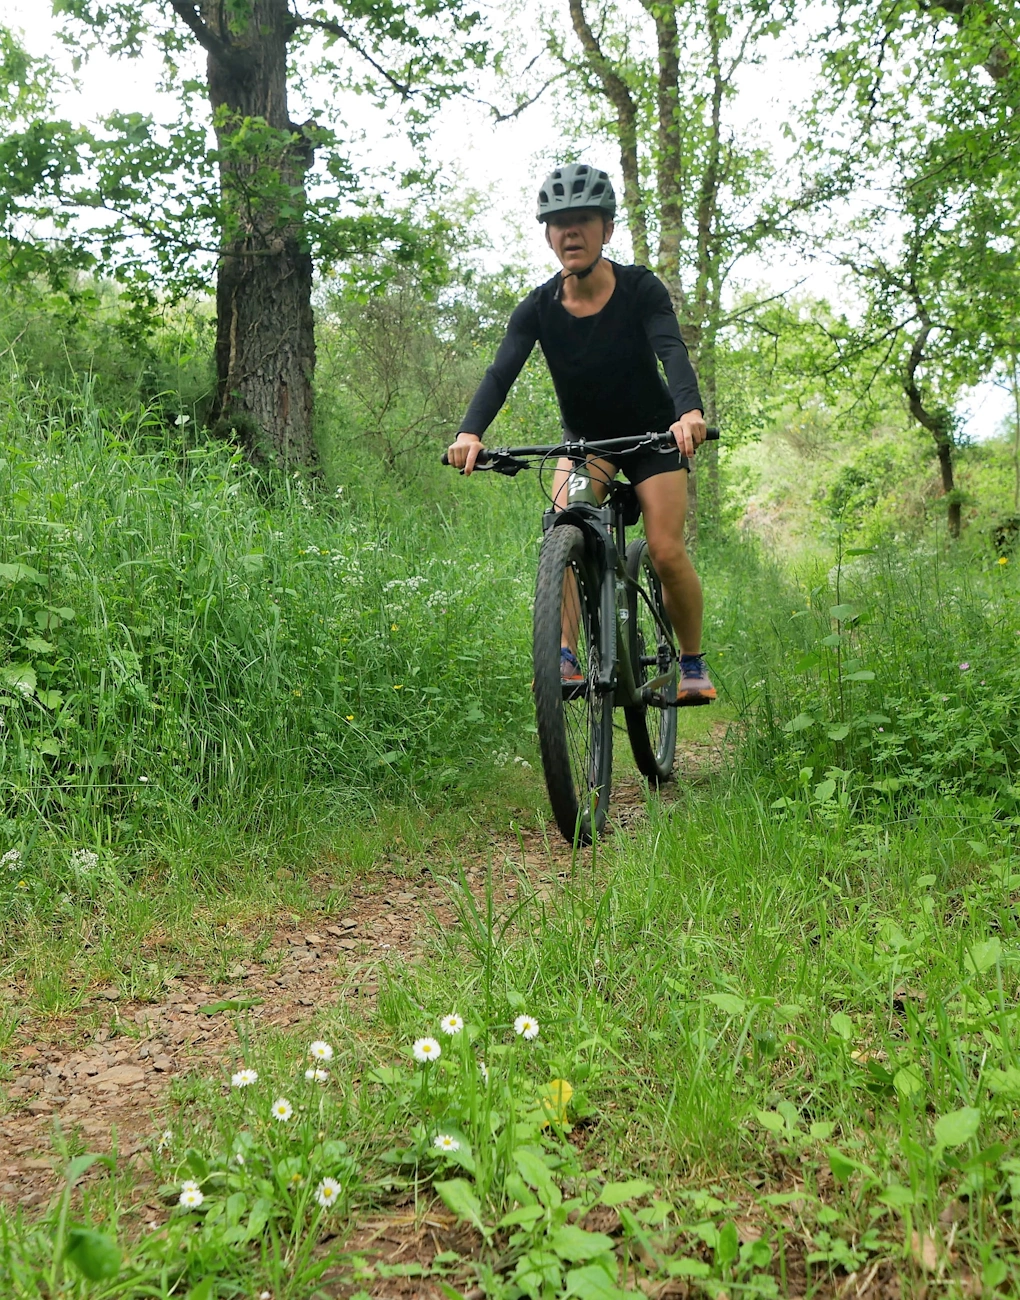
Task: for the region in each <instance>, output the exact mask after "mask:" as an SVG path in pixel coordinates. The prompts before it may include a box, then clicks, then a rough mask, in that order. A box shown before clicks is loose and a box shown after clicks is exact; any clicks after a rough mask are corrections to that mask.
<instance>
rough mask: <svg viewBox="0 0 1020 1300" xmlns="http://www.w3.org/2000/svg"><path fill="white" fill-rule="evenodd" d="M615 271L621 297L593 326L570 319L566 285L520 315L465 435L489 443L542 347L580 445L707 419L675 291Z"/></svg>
mask: <svg viewBox="0 0 1020 1300" xmlns="http://www.w3.org/2000/svg"><path fill="white" fill-rule="evenodd" d="M612 267H613V271H614V273H615V275H616V287H615V288H614V290H613V293H612V296H611V297H610V298H609V301H608V302H607V303H606V305H605V306H604V307H603V308H602V310H601V311H600V312H598V313H597V314H596V315H594V316H572V315H571V314H570V312H568V311H567V309H566V308H565V307H564V306H563V303H562V302H561V301H560V297H559V292H558V290H559V289H560V288H561V277H560V276H559V275H555V276H553V278H552V279H551V280H548V281H547V282H546V283H545V284H542V285H539V287H538V288H537V289H534V290H532V292H531V293H529V294H528V296H527V298H525V299H524V301H523V302H522V303H520V304H519V305H518V306H517V307H516V308H515V309H514V312H513V315H512V316H511V317H510V324H509V326H508V327H507V332H506V336H505V337H504V339H503V342H502V343H501V344H500V345H499V350H498V351H497V353H496V359H495V361H493V363H492V365H491V366H489V368H488V370H487V371H486V372H485V377H484V379H483V380H482V382H481V383H480V384H479V385H478V389H477V391H476V393H475V395H474V397H473V398H472V400H471V405H470V406H469V407H468V411H467V414H466V415H465V416H464V419H463V420H462V421H461V425H460V429H461V432H463V433H475V434H478V436H479V437H481V436H482V434H484V433H485V430H486V429H487V428H488V427H489V425H490V424H491V423H492V421H493V420H494V419H495V418H496V414H497V412H498V411H499V409H500V407H501V406H502V405H503V403H504V402H505V401H506V396H507V393H508V392H509V391H510V387H511V385H512V384H513V382H514V380H515V379H516V378H517V376H518V375H519V374H520V372H521V369H522V368H523V366H524V363H525V362H526V361H527V359H528V357H529V356H530V355H531V350H532V348H533V347H534V346H535V344H536V343H539V344H541V347H542V352H543V353H544V355H545V359H546V362H547V364H548V366H549V372H550V374H551V375H552V381H553V386H554V387H555V389H556V397H557V399H558V401H559V405H560V415H561V417H562V420H563V427H564V429H565V430H566V431H567V433H569V434H571V435H573V436H575V437H584V438H593V437H594V438H625V437H629V436H630V435H632V434H638V433H645V432H647V431H649V430H651V429H655V430H660V431H665V430H666V429H668V428H669V426H670V425H671V424H672V423H673V422H674V421H675V420H677V419H679V417H680V416H681V415H684V414H686V412H687V411H693V410H702V409H704V408H703V407H702V402H701V395H700V393H699V392H698V381H697V379H696V378H695V375H694V369H693V367H692V366H691V363H690V359H689V357H688V355H687V348H686V347H685V346H684V341H683V339H682V338H681V337H680V327H679V325H678V324H677V319H676V313H675V312H674V311H673V304H672V303H671V302H670V299H669V294H668V293H667V292H666V286H665V285H664V284H663V283H662V281H661V280H659V279H658V278H657V277H656V276H655V275H653V274H652V272H651V271H649V270H648V269H647V267H644V266H618V265H617V264H616V263H615V262H613V263H612ZM656 358H658V360H659V361H661V362H662V368H663V370H664V371H665V374H666V381H665V382H663V378H662V374H661V373H660V371H659V367H658V364H657V362H656ZM667 385H668V387H667Z"/></svg>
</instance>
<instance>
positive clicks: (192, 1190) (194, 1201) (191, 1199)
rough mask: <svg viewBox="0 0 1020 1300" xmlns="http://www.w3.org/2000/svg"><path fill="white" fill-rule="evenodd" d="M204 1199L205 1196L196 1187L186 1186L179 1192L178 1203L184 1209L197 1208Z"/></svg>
mask: <svg viewBox="0 0 1020 1300" xmlns="http://www.w3.org/2000/svg"><path fill="white" fill-rule="evenodd" d="M204 1200H205V1197H204V1196H203V1195H202V1193H201V1192H200V1191H199V1190H198V1188H197V1187H188V1188H185V1190H184V1191H183V1192H181V1195H180V1200H179V1204H180V1205H183V1206H184V1208H185V1209H186V1210H197V1209H198V1207H199V1206H200V1205H201V1204H202V1202H203V1201H204Z"/></svg>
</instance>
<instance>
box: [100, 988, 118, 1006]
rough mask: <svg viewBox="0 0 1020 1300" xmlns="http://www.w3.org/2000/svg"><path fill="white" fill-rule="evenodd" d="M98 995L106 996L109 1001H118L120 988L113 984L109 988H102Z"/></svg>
mask: <svg viewBox="0 0 1020 1300" xmlns="http://www.w3.org/2000/svg"><path fill="white" fill-rule="evenodd" d="M97 996H98V997H101V998H106V999H107V1001H109V1002H117V1001H119V1000H120V989H119V988H116V987H115V986H114V985H113V984H111V985H110V986H109V988H105V989H100V990H99V993H98V994H97Z"/></svg>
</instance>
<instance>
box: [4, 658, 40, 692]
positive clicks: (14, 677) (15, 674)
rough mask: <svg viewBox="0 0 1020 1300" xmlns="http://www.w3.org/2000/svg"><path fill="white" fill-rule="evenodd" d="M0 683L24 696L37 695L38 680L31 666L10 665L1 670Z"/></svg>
mask: <svg viewBox="0 0 1020 1300" xmlns="http://www.w3.org/2000/svg"><path fill="white" fill-rule="evenodd" d="M0 681H2V682H4V683H6V685H8V686H12V687H13V688H14V689H15V690H16V691H19V692H20V693H21V694H22V695H23V696H29V695H34V694H35V688H36V684H37V678H36V675H35V669H34V668H33V667H32V665H31V664H8V665H7V667H6V668H0Z"/></svg>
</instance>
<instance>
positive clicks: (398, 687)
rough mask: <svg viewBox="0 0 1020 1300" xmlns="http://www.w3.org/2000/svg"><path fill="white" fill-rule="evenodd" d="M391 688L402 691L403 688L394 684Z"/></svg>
mask: <svg viewBox="0 0 1020 1300" xmlns="http://www.w3.org/2000/svg"><path fill="white" fill-rule="evenodd" d="M393 689H394V690H395V691H402V690H403V689H404V688H403V686H394V688H393Z"/></svg>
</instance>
